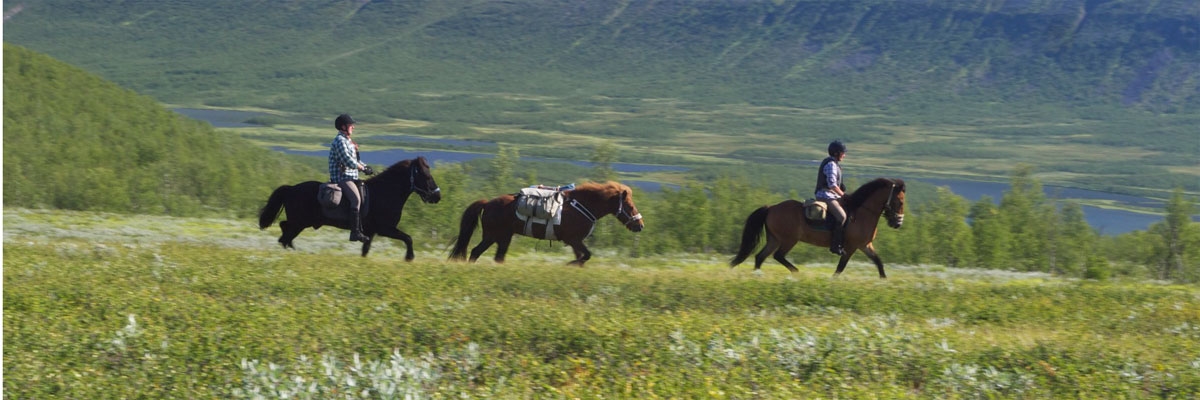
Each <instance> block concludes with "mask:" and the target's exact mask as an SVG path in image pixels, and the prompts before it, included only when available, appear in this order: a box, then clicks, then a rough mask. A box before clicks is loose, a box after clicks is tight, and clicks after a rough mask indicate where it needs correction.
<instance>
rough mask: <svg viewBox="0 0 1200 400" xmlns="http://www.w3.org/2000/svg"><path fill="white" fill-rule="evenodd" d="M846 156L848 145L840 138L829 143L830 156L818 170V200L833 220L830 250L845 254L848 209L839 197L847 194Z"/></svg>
mask: <svg viewBox="0 0 1200 400" xmlns="http://www.w3.org/2000/svg"><path fill="white" fill-rule="evenodd" d="M845 158H846V145H845V144H842V141H840V140H834V141H833V142H832V143H829V157H826V158H825V160H824V161H821V167H820V168H818V170H817V190H816V193H815V194H816V196H817V200H820V201H823V202H825V206H826V210H827V211H826V212H827V213H828V214H829V216H830V218H831V219H832V220H833V232H831V233H830V235H831V237H830V240H829V252H831V253H833V254H838V255H845V250H844V249H843V248H842V242H843V241H844V240H845V238H846V227H845V225H846V211H845V210H843V209H842V204H841V203H840V202H839V201H838V199H840V198H842V196H845V195H846V186H845V185H844V184H843V183H842V165H841V163H842V160H843V159H845Z"/></svg>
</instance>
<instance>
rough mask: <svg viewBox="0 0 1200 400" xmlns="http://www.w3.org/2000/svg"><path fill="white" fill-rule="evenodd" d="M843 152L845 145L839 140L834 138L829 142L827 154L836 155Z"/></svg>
mask: <svg viewBox="0 0 1200 400" xmlns="http://www.w3.org/2000/svg"><path fill="white" fill-rule="evenodd" d="M845 152H846V145H844V144H842V141H841V140H834V141H833V142H832V143H829V155H831V156H832V155H836V154H838V153H845Z"/></svg>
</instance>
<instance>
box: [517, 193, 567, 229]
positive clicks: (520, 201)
mask: <svg viewBox="0 0 1200 400" xmlns="http://www.w3.org/2000/svg"><path fill="white" fill-rule="evenodd" d="M516 197H517V199H516V202H517V219H518V220H521V221H525V233H524V234H525V236H531V237H532V236H533V224H542V225H545V226H546V237H545V238H544V239H547V240H554V239H556V237H555V236H554V227H555V226H558V225H562V208H563V201H564V198H565V196H564V195H563V192H561V191H558V190H552V189H538V188H524V189H521V191H520V192H518V193H517V194H516Z"/></svg>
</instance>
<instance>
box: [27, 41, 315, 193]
mask: <svg viewBox="0 0 1200 400" xmlns="http://www.w3.org/2000/svg"><path fill="white" fill-rule="evenodd" d="M322 174H323V172H322V170H321V169H319V168H317V167H314V166H313V165H308V164H305V163H304V162H302V161H297V159H294V158H289V157H287V156H284V155H281V154H279V153H278V152H272V151H270V150H267V149H263V148H261V147H257V146H254V145H251V144H249V143H248V142H247V141H245V140H243V139H241V138H238V137H235V136H233V135H228V134H221V133H218V132H217V131H215V130H214V129H213V128H212V127H211V126H210V125H208V124H207V123H203V122H199V121H195V120H191V119H187V118H184V117H182V116H180V115H178V114H176V113H174V112H172V111H170V110H168V109H166V108H164V107H163V106H162V105H161V104H159V103H158V102H157V101H155V100H154V99H151V98H149V97H145V96H140V95H138V94H136V93H134V92H132V91H130V90H127V89H123V88H121V87H119V86H117V85H115V84H113V83H111V82H107V81H105V80H102V79H100V78H98V77H96V76H94V75H91V74H88V73H86V72H84V71H82V70H80V69H77V68H75V67H72V66H69V65H67V64H64V63H62V62H59V61H57V60H54V59H52V58H50V57H47V56H45V55H41V54H38V53H35V52H32V51H29V50H27V49H24V48H22V47H20V46H16V45H11V44H7V43H6V44H5V45H4V205H5V206H20V207H50V208H62V209H71V210H90V211H115V212H130V213H146V214H166V215H178V216H184V215H203V214H209V215H211V214H232V215H238V216H244V215H247V214H252V213H253V211H254V209H255V207H257V205H256V204H257V203H258V202H260V201H261V199H262V197H263V196H265V195H266V194H268V193H270V190H271V189H273V186H272V185H275V183H276V182H279V181H280V180H281V179H284V180H300V179H319V178H320V177H321V176H322Z"/></svg>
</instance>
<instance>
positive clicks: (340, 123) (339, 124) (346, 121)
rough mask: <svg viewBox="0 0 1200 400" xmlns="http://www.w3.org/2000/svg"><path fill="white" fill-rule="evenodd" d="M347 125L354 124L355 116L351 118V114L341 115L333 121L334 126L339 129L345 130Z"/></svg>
mask: <svg viewBox="0 0 1200 400" xmlns="http://www.w3.org/2000/svg"><path fill="white" fill-rule="evenodd" d="M346 125H354V118H351V117H350V114H342V115H339V116H338V117H337V119H336V120H334V121H333V127H334V128H337V130H339V131H340V130H343V128H345V127H346Z"/></svg>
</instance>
